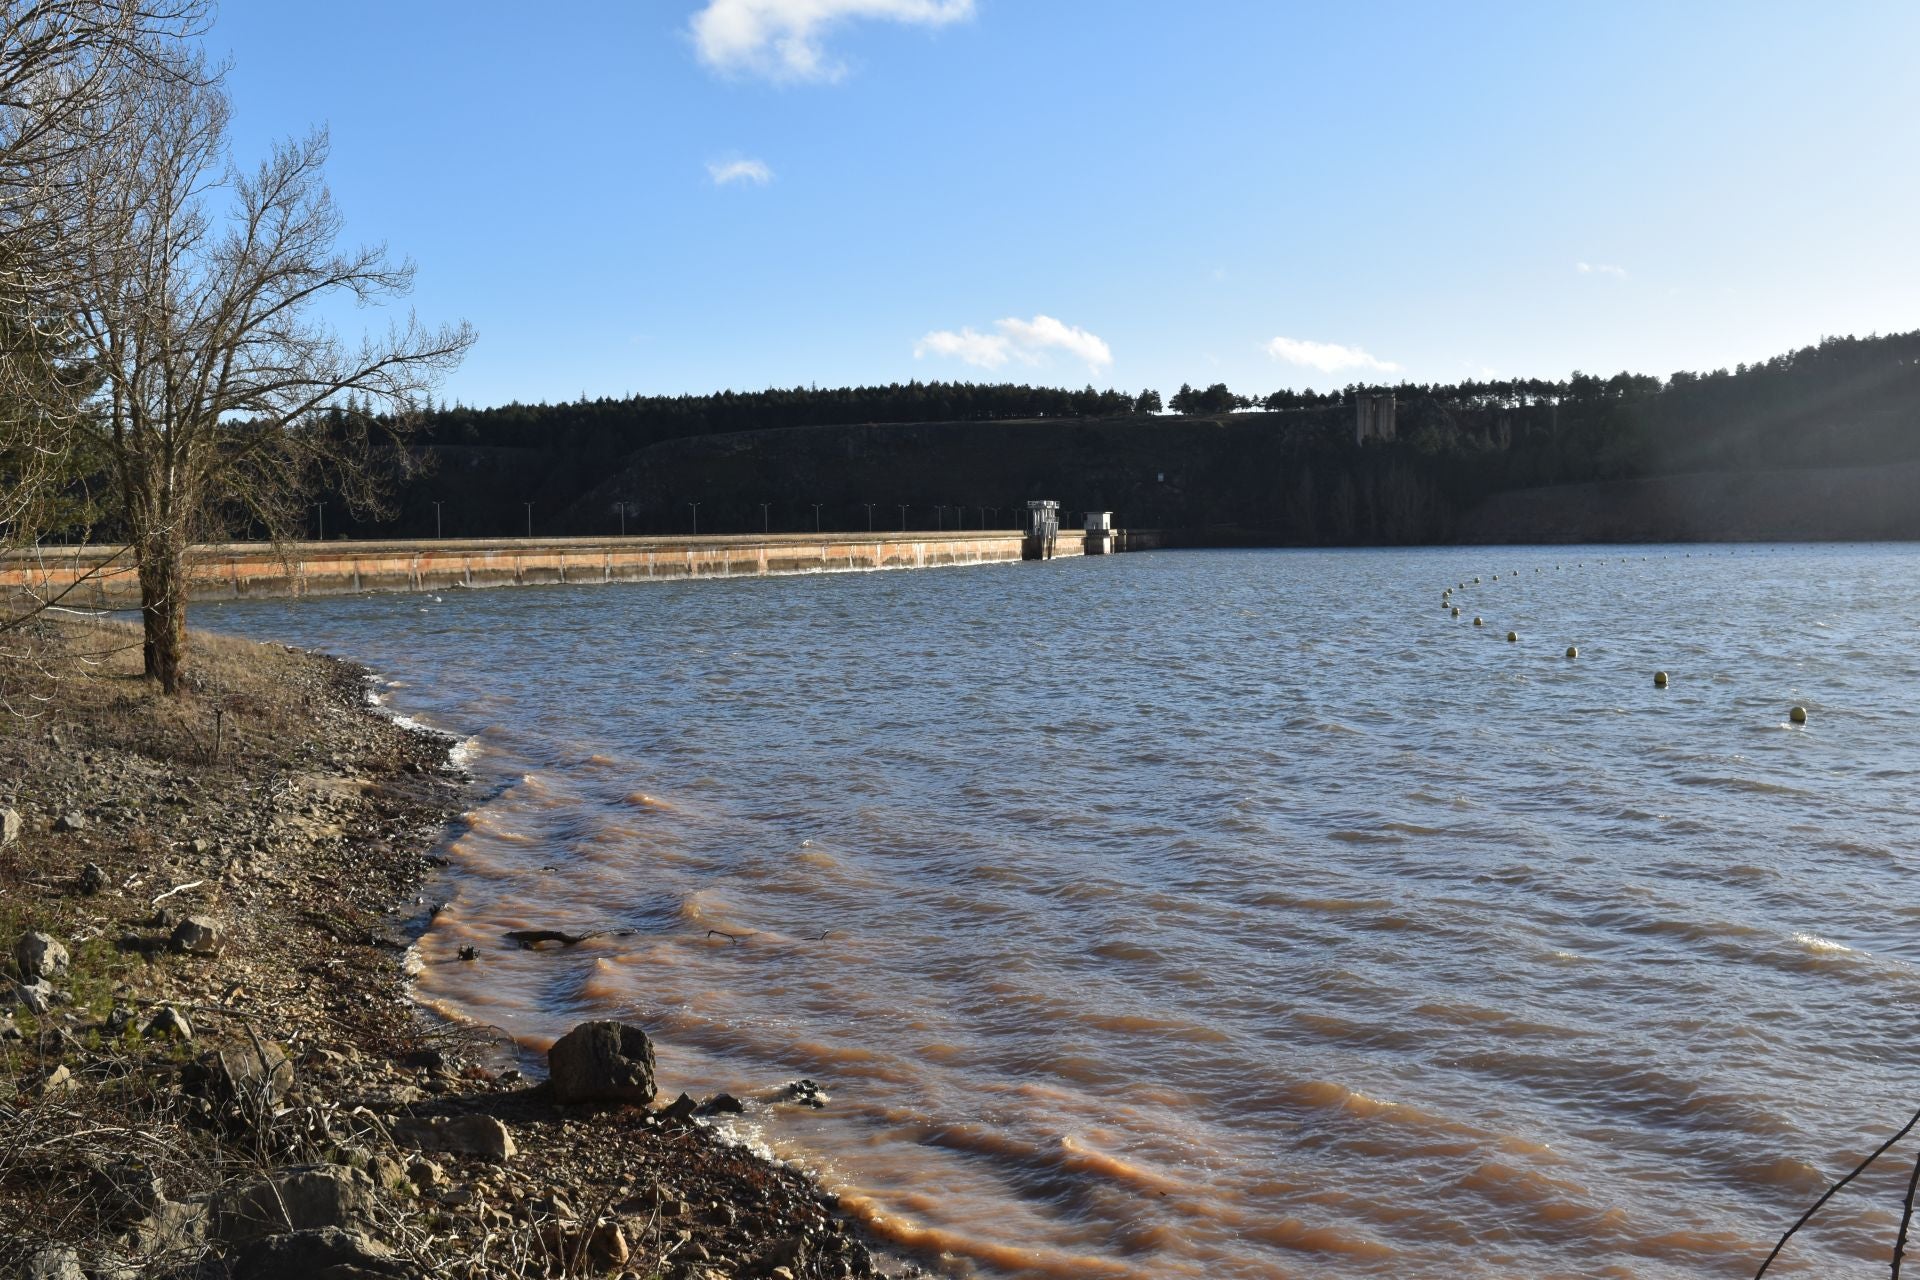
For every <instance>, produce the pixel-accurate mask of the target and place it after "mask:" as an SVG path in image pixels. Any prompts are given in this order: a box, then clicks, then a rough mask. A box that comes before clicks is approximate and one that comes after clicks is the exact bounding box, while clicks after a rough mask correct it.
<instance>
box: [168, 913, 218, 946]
mask: <svg viewBox="0 0 1920 1280" xmlns="http://www.w3.org/2000/svg"><path fill="white" fill-rule="evenodd" d="M167 941H168V943H169V945H171V946H172V947H173V949H174V950H175V951H179V952H183V953H185V954H186V955H190V956H217V955H219V954H220V948H221V946H222V945H223V944H224V943H225V942H226V936H225V935H224V934H223V933H221V931H220V923H219V921H217V920H214V919H213V918H212V917H211V916H188V917H187V918H186V919H185V920H182V921H181V922H180V923H179V924H177V925H175V926H174V927H173V936H172V937H170V938H169V939H167Z"/></svg>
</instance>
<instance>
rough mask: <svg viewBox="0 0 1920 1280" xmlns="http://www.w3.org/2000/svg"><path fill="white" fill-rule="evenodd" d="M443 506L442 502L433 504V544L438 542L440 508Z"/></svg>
mask: <svg viewBox="0 0 1920 1280" xmlns="http://www.w3.org/2000/svg"><path fill="white" fill-rule="evenodd" d="M443 505H444V503H443V502H436V503H434V504H433V540H434V541H435V542H438V541H440V508H441V506H443Z"/></svg>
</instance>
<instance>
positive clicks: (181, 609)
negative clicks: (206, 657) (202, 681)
mask: <svg viewBox="0 0 1920 1280" xmlns="http://www.w3.org/2000/svg"><path fill="white" fill-rule="evenodd" d="M186 559H187V549H186V544H185V543H184V542H181V541H177V540H175V539H173V538H171V537H163V538H160V539H157V540H156V541H155V542H153V543H150V544H148V545H147V546H144V547H142V548H141V549H140V556H139V561H140V563H139V570H140V621H141V626H142V629H143V631H144V633H145V634H144V636H143V638H142V643H141V654H142V657H143V658H144V659H145V666H146V675H147V678H148V679H149V680H158V681H159V682H160V688H161V689H162V691H164V692H166V693H169V694H171V693H178V692H179V690H180V664H181V663H182V662H184V661H185V660H186V656H187V565H186Z"/></svg>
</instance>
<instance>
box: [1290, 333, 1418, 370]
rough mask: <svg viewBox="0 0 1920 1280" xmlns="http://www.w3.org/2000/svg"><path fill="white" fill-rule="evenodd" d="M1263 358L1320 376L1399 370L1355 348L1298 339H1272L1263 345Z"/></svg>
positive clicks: (1386, 361) (1387, 361)
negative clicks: (1369, 370)
mask: <svg viewBox="0 0 1920 1280" xmlns="http://www.w3.org/2000/svg"><path fill="white" fill-rule="evenodd" d="M1267 354H1268V355H1270V356H1272V357H1273V358H1274V359H1275V360H1284V361H1285V362H1286V363H1288V364H1297V365H1300V366H1302V367H1304V368H1308V369H1318V370H1319V371H1320V372H1322V373H1338V372H1340V371H1341V370H1342V369H1371V370H1373V371H1374V372H1376V373H1398V372H1399V371H1400V366H1399V365H1397V364H1395V363H1393V362H1392V361H1391V360H1379V359H1375V358H1374V357H1373V356H1370V355H1368V354H1367V353H1366V352H1364V351H1362V350H1361V349H1360V348H1359V347H1343V346H1341V345H1340V344H1339V343H1337V342H1308V341H1305V340H1303V339H1300V338H1275V339H1273V341H1271V342H1269V343H1267Z"/></svg>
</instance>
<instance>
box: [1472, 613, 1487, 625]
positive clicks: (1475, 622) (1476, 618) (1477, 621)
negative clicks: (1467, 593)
mask: <svg viewBox="0 0 1920 1280" xmlns="http://www.w3.org/2000/svg"><path fill="white" fill-rule="evenodd" d="M1473 625H1474V626H1476V627H1484V626H1486V625H1487V624H1486V623H1484V622H1482V621H1480V615H1479V614H1477V613H1476V614H1475V615H1474V616H1473Z"/></svg>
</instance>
